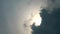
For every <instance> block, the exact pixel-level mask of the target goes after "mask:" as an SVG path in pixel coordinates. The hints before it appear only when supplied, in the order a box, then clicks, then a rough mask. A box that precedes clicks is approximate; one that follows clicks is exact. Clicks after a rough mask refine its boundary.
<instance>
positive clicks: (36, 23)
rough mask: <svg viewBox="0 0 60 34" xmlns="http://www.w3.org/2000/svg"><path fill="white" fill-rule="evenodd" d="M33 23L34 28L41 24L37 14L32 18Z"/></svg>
mask: <svg viewBox="0 0 60 34" xmlns="http://www.w3.org/2000/svg"><path fill="white" fill-rule="evenodd" d="M32 21H33V22H34V23H35V26H39V25H40V24H41V17H40V15H39V14H36V15H35V16H34V17H33V20H32Z"/></svg>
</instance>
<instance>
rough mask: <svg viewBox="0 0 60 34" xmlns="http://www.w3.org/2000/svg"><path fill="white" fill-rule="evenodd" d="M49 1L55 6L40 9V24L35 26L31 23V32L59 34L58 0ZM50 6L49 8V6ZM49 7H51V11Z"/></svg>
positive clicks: (59, 7)
mask: <svg viewBox="0 0 60 34" xmlns="http://www.w3.org/2000/svg"><path fill="white" fill-rule="evenodd" d="M49 2H53V3H51V4H52V5H55V6H51V5H50V4H48V5H50V6H48V7H46V8H49V10H47V9H45V8H43V9H42V10H41V13H40V16H41V17H42V22H41V25H40V26H38V27H36V26H34V24H33V25H32V27H31V28H32V29H33V32H32V34H60V4H59V3H60V0H51V1H49ZM50 7H51V8H50ZM50 9H53V10H52V11H51V13H50V14H49V13H48V12H50Z"/></svg>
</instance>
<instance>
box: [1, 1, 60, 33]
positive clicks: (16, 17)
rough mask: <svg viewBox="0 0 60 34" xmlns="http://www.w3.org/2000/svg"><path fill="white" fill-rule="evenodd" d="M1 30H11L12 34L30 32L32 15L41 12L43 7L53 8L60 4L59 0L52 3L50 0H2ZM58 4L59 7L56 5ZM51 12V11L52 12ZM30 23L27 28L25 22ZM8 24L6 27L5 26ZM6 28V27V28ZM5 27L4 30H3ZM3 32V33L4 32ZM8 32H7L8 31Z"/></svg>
mask: <svg viewBox="0 0 60 34" xmlns="http://www.w3.org/2000/svg"><path fill="white" fill-rule="evenodd" d="M0 1H1V5H0V6H1V8H0V9H1V11H0V16H1V17H0V18H1V20H0V24H2V23H4V24H2V25H1V26H2V27H1V32H6V31H7V30H6V29H7V28H6V27H8V30H9V31H11V34H30V33H31V29H30V21H31V19H32V16H31V15H33V16H34V15H35V14H38V13H39V10H41V8H45V9H47V10H50V12H51V10H52V9H53V8H57V7H59V6H60V3H59V0H58V1H57V0H56V2H55V3H52V2H51V1H50V0H0ZM56 6H57V7H56ZM50 12H49V13H50ZM25 23H26V24H28V25H27V26H29V27H27V30H26V28H25V27H24V24H25ZM5 26H6V27H5ZM3 27H4V28H6V29H4V28H3ZM3 29H4V30H3ZM2 34H3V33H2ZM6 34H7V33H6Z"/></svg>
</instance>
